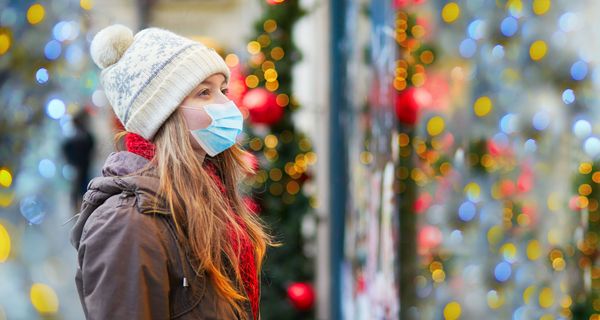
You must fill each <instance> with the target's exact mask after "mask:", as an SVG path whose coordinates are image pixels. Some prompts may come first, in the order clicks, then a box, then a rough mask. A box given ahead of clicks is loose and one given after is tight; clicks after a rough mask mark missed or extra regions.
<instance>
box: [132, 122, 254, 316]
mask: <svg viewBox="0 0 600 320" xmlns="http://www.w3.org/2000/svg"><path fill="white" fill-rule="evenodd" d="M125 146H126V148H127V150H128V151H129V152H133V153H135V154H138V155H140V156H142V157H144V158H146V159H148V160H150V159H152V158H153V157H154V151H155V146H154V144H152V142H150V141H148V140H146V139H144V138H142V137H141V136H139V135H137V134H135V133H128V134H127V135H126V136H125ZM205 163H206V162H205ZM205 168H207V169H208V172H209V174H210V175H211V176H212V178H213V180H214V181H215V183H216V184H217V186H218V187H219V190H220V191H221V193H223V194H224V193H225V186H224V185H223V182H222V181H221V179H220V178H219V177H218V175H217V174H216V172H215V169H214V168H212V166H209V165H205ZM245 202H246V204H247V205H249V206H252V201H251V200H250V201H248V199H246V201H245ZM250 209H251V211H254V210H255V209H256V208H254V207H250ZM232 214H234V213H233V212H232ZM234 216H235V218H236V220H237V221H238V223H240V224H241V225H242V226H243V225H244V222H243V221H242V219H241V217H240V216H239V215H237V214H234ZM228 236H229V239H230V240H231V241H232V244H233V248H234V250H236V251H238V250H239V252H240V256H239V261H240V265H239V268H240V273H241V275H242V280H243V282H244V288H245V289H246V293H247V294H248V299H249V300H250V304H251V306H252V313H253V314H254V319H257V317H258V304H259V301H258V299H259V297H258V295H259V283H258V273H257V271H256V260H255V259H254V250H253V247H252V242H251V240H250V238H249V236H248V234H247V233H246V232H244V233H243V234H240V236H239V237H236V235H235V232H234V231H233V229H232V228H230V229H229V232H228ZM238 239H239V240H238Z"/></svg>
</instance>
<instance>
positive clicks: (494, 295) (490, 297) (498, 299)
mask: <svg viewBox="0 0 600 320" xmlns="http://www.w3.org/2000/svg"><path fill="white" fill-rule="evenodd" d="M487 303H488V306H489V307H490V308H492V309H498V308H500V307H501V306H502V305H503V304H504V296H503V295H502V294H500V293H498V292H496V291H495V290H492V291H490V292H488V294H487Z"/></svg>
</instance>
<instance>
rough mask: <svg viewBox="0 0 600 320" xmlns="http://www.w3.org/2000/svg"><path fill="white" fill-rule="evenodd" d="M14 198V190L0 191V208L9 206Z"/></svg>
mask: <svg viewBox="0 0 600 320" xmlns="http://www.w3.org/2000/svg"><path fill="white" fill-rule="evenodd" d="M14 198H15V192H14V191H13V192H0V208H6V207H8V206H10V205H11V204H12V202H13V199H14Z"/></svg>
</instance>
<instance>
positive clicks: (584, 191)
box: [0, 181, 592, 196]
mask: <svg viewBox="0 0 600 320" xmlns="http://www.w3.org/2000/svg"><path fill="white" fill-rule="evenodd" d="M0 183H2V182H1V181H0ZM577 191H579V194H580V195H582V196H589V195H590V193H592V186H590V185H589V184H587V183H584V184H582V185H580V186H579V188H578V190H577Z"/></svg>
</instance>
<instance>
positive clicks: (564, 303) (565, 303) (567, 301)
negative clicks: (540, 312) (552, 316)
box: [560, 296, 573, 309]
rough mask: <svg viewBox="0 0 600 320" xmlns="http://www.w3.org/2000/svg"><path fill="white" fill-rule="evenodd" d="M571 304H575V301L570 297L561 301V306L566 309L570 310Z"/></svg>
mask: <svg viewBox="0 0 600 320" xmlns="http://www.w3.org/2000/svg"><path fill="white" fill-rule="evenodd" d="M571 304H573V300H572V299H571V297H570V296H565V297H564V298H562V300H560V306H561V307H563V308H565V309H566V308H570V307H571Z"/></svg>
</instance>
